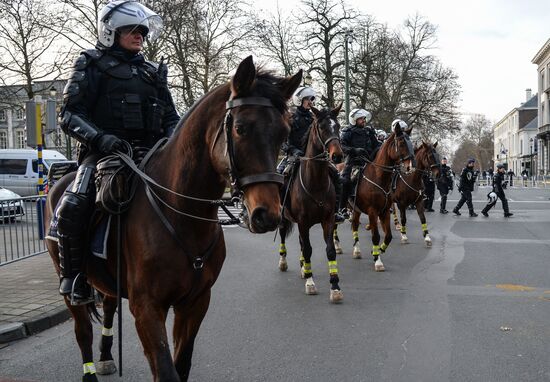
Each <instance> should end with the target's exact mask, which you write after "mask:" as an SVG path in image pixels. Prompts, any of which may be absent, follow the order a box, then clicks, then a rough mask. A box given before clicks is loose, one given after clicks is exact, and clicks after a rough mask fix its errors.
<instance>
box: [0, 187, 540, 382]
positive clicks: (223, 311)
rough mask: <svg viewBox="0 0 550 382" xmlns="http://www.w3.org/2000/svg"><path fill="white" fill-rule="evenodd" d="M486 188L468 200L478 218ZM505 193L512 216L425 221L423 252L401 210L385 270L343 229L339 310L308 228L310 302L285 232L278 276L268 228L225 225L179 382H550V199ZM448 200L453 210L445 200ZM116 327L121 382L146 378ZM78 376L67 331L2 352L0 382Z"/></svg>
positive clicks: (316, 236) (414, 226) (317, 239)
mask: <svg viewBox="0 0 550 382" xmlns="http://www.w3.org/2000/svg"><path fill="white" fill-rule="evenodd" d="M486 193H487V190H486V189H481V190H479V191H478V192H476V194H475V196H474V199H475V200H478V201H479V202H476V203H475V205H476V210H477V211H478V212H479V210H481V208H482V207H483V205H484V203H483V199H484V196H485V194H486ZM508 196H509V198H510V199H511V200H512V201H511V202H510V205H511V209H512V212H514V214H515V215H514V217H513V218H510V219H504V218H503V216H502V209H501V206H500V204H499V205H497V209H496V210H495V209H493V210H492V213H491V216H490V218H489V219H487V218H483V217H482V216H481V215H480V216H479V217H478V218H469V217H467V216H466V214H463V215H462V216H461V217H455V216H452V214H449V215H445V216H444V215H440V214H439V213H431V214H429V215H428V223H429V228H430V232H431V236H432V239H433V241H434V244H433V247H432V248H425V247H424V245H423V240H422V234H421V229H420V224H419V222H418V218H417V217H416V214H415V212H414V211H412V213H410V214H409V220H410V222H409V224H408V228H409V233H408V236H409V240H410V244H408V245H402V244H400V242H399V234H398V233H397V232H395V231H394V241H393V242H392V244H391V245H390V248H389V249H388V253H387V255H385V256H384V257H383V260H384V263H385V266H386V270H387V271H386V272H385V273H375V272H374V271H373V269H372V261H371V259H370V255H369V256H367V255H366V254H367V253H368V252H369V250H370V245H371V243H370V236H369V235H370V234H368V233H367V232H366V231H365V230H364V229H362V230H361V232H360V240H361V248H362V251H363V254H364V255H365V256H364V258H363V259H362V260H353V259H352V258H351V254H350V253H351V234H350V232H349V224H347V223H346V224H344V225H343V226H342V227H341V228H340V236H341V239H342V245H343V247H344V250H345V253H344V255H341V256H339V257H338V261H339V268H340V278H341V284H340V285H341V287H342V290H343V292H344V302H343V303H342V304H340V305H331V304H330V303H329V301H328V291H329V283H328V275H327V268H326V257H325V255H324V243H323V242H322V240H321V233H320V229H319V228H316V229H314V230H313V232H312V241H313V246H314V258H313V272H314V278H315V280H316V283H317V287H318V289H319V295H317V296H307V295H305V294H304V281H303V280H301V279H300V277H299V268H298V252H299V248H298V244H297V239H298V238H297V234H296V233H294V234H293V235H292V237H291V239H290V241H289V244H288V245H287V247H288V250H289V271H288V272H286V273H282V272H280V271H279V270H278V269H277V261H278V254H277V252H278V243H274V242H273V240H272V239H273V234H272V233H270V234H265V235H252V234H250V233H247V232H246V231H244V230H243V229H240V228H227V229H226V242H227V246H228V257H227V260H226V263H225V266H224V269H223V271H222V274H221V276H220V278H219V280H218V282H217V284H216V285H215V286H214V288H213V295H212V302H211V306H210V310H209V312H208V314H207V316H206V319H205V320H204V322H203V326H202V328H201V331H200V333H199V337H198V339H197V341H196V345H195V353H194V364H193V368H192V374H191V379H190V380H192V381H334V380H338V381H409V382H410V381H422V382H428V381H457V382H458V381H460V382H466V381H550V362H549V360H550V356H549V354H550V326H549V324H548V322H549V321H548V320H549V317H550V278H549V270H550V251H549V249H550V237H549V233H550V200H549V197H550V190H537V189H528V190H520V189H518V190H510V191H509V192H508ZM450 199H451V200H450V202H449V207H451V208H452V207H454V205H455V204H456V199H457V196H456V194H455V195H451V197H450ZM434 204H435V206H436V207H439V203H438V202H436V203H434ZM451 208H448V209H449V210H450V209H451ZM463 212H467V210H466V209H465V208H463ZM363 220H365V219H363ZM124 319H125V331H124V345H123V346H124V376H123V378H122V380H123V381H144V380H151V377H150V372H149V368H148V365H147V363H146V360H145V358H144V356H143V353H142V350H141V346H140V343H139V341H138V339H137V335H136V333H135V330H134V326H133V322H132V317H131V315H130V314H129V313H128V311H126V314H125V318H124ZM170 323H171V317H170V321H169V324H170ZM99 332H100V327H99V326H96V333H97V334H99ZM115 357H116V356H115ZM80 373H81V360H80V354H79V351H78V348H77V345H76V341H75V340H74V336H73V333H72V322H68V323H66V324H63V325H59V326H57V327H55V328H52V329H49V330H47V331H45V332H42V333H41V334H39V335H37V336H34V337H31V338H28V339H25V340H22V341H19V342H16V343H12V344H10V345H9V346H7V347H5V348H3V349H0V380H1V379H2V377H5V378H6V377H12V378H15V379H16V380H27V381H28V380H32V381H77V380H80V377H81V374H80ZM100 380H102V381H118V380H120V379H119V378H118V376H108V377H101V379H100Z"/></svg>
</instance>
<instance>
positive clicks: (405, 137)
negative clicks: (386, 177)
mask: <svg viewBox="0 0 550 382" xmlns="http://www.w3.org/2000/svg"><path fill="white" fill-rule="evenodd" d="M400 140H403V141H404V142H405V144H406V145H407V151H408V153H409V154H408V155H407V156H405V157H401V156H399V159H398V160H397V162H396V163H395V166H396V167H400V166H401V165H402V164H403V163H404V162H406V161H408V160H411V161H412V166H413V167H416V158H415V157H414V149H413V146H412V142H411V140H410V139H409V136H408V135H407V134H402V135H400V136H394V140H393V145H394V147H395V152H396V153H399V144H398V141H400Z"/></svg>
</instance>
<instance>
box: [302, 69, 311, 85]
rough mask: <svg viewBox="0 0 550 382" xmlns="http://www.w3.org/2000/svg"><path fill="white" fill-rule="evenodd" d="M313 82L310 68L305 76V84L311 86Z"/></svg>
mask: <svg viewBox="0 0 550 382" xmlns="http://www.w3.org/2000/svg"><path fill="white" fill-rule="evenodd" d="M312 83H313V78H312V77H311V73H310V72H309V70H308V71H307V72H306V75H305V76H304V86H311V84H312Z"/></svg>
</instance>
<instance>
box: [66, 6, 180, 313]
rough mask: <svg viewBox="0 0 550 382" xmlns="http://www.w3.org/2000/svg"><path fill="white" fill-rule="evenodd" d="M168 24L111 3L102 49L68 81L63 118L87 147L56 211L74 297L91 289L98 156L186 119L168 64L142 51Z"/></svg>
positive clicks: (82, 299) (148, 140) (165, 132)
mask: <svg viewBox="0 0 550 382" xmlns="http://www.w3.org/2000/svg"><path fill="white" fill-rule="evenodd" d="M161 29H162V19H161V18H160V16H158V15H157V14H156V13H155V12H153V11H152V10H150V9H149V8H147V7H145V6H144V5H141V4H140V3H138V2H136V1H125V0H118V1H113V2H110V3H108V4H107V5H105V7H104V8H103V9H102V10H101V11H100V12H99V15H98V32H99V38H98V42H97V45H96V48H97V49H92V50H87V51H85V52H82V53H81V54H80V56H79V57H78V58H77V60H76V62H75V64H74V67H73V72H72V75H71V77H70V79H69V81H68V83H67V86H66V87H65V91H64V103H63V108H62V111H61V114H60V120H61V121H60V124H61V128H62V129H63V131H64V132H65V133H67V134H69V135H70V136H71V137H72V138H74V139H76V140H78V142H79V146H80V147H79V156H78V161H79V168H78V170H77V173H76V177H75V180H74V183H73V184H72V185H71V186H70V187H69V188H68V189H67V191H65V193H64V195H63V197H62V199H61V202H60V206H59V209H58V211H57V216H58V234H59V256H60V265H61V283H60V288H59V292H60V293H61V294H62V295H71V297H72V299H71V301H72V302H73V303H74V304H82V303H86V302H89V301H90V299H91V297H92V296H91V287H90V286H89V284H88V283H87V282H86V276H85V275H84V274H83V273H82V271H83V265H84V259H85V254H86V253H87V252H88V245H87V244H88V243H87V240H86V234H87V227H88V224H89V220H90V217H91V215H92V213H93V210H94V199H95V187H94V173H95V169H96V163H97V162H98V160H99V159H101V158H102V157H104V156H106V155H108V154H111V153H113V152H116V151H124V152H126V151H127V148H126V143H124V141H126V142H128V143H129V144H130V146H132V147H133V148H138V147H139V148H151V147H152V146H153V145H154V144H155V143H156V142H157V141H158V140H159V139H161V138H163V137H165V136H170V135H171V133H172V132H173V129H174V127H175V125H176V124H177V122H178V121H179V116H178V113H177V112H176V110H175V107H174V103H173V101H172V97H171V95H170V92H169V90H168V86H167V68H166V65H165V64H163V63H161V64H159V65H157V64H154V63H151V62H147V61H145V59H144V57H143V55H142V54H141V53H140V52H141V50H142V49H143V41H144V39H145V38H146V37H147V38H148V39H149V40H153V39H155V38H156V37H158V34H159V33H160V31H161Z"/></svg>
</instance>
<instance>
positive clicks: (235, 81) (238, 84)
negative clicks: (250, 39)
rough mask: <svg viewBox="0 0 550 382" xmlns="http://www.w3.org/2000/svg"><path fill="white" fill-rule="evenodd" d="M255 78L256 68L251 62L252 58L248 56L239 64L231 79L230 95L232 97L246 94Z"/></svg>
mask: <svg viewBox="0 0 550 382" xmlns="http://www.w3.org/2000/svg"><path fill="white" fill-rule="evenodd" d="M255 78H256V67H255V66H254V62H253V61H252V56H248V57H247V58H245V59H244V60H242V62H241V63H240V64H239V67H238V68H237V72H236V73H235V75H234V76H233V78H232V79H231V93H232V95H233V97H235V96H237V95H244V94H246V93H248V92H249V91H250V88H251V87H252V83H253V82H254V79H255Z"/></svg>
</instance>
